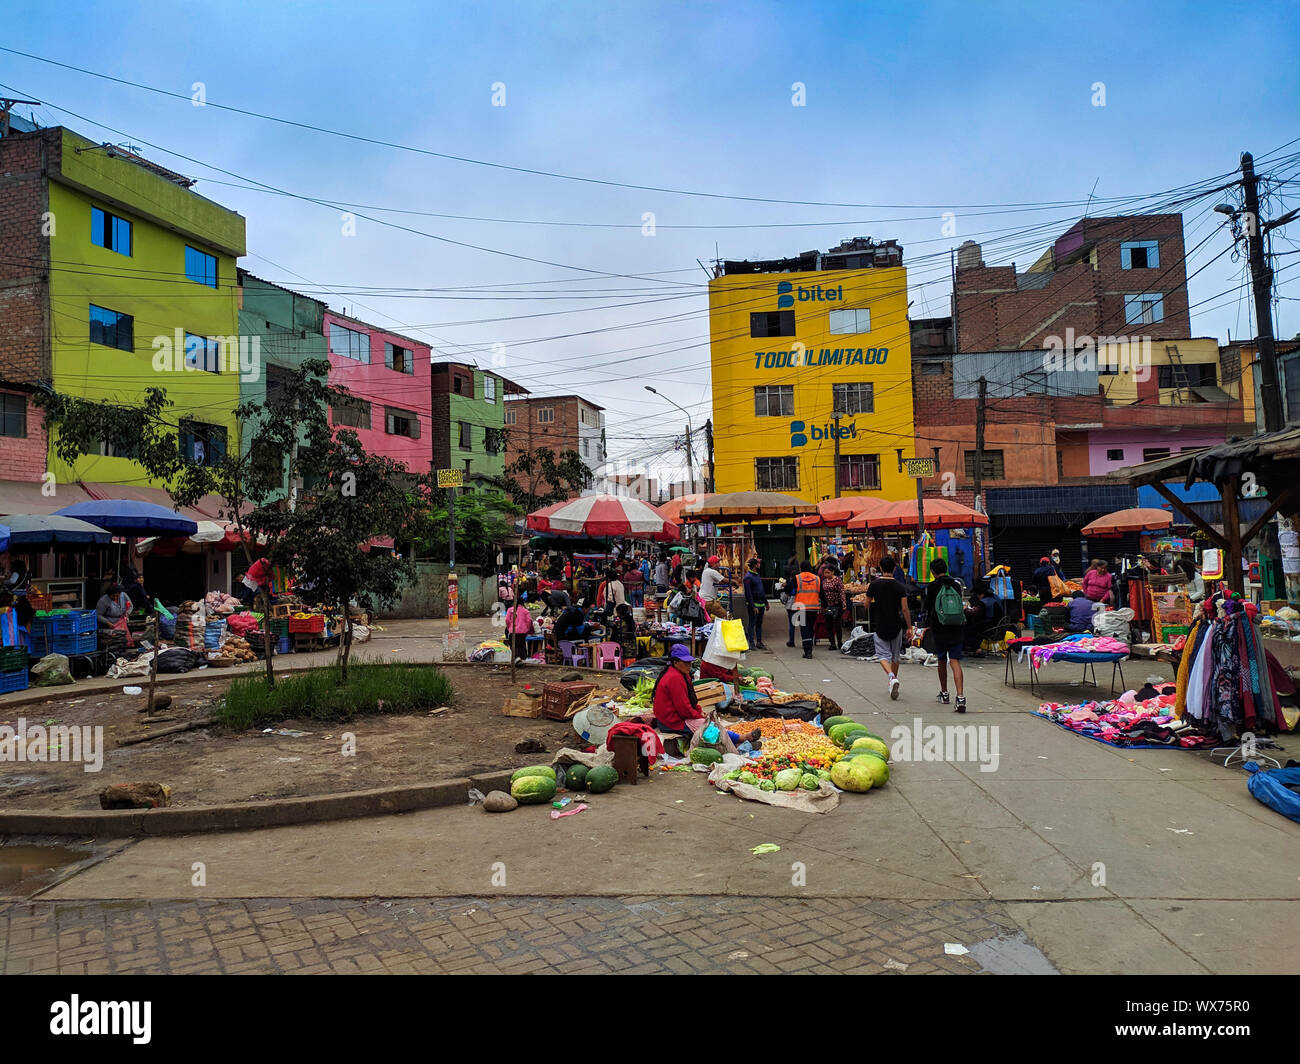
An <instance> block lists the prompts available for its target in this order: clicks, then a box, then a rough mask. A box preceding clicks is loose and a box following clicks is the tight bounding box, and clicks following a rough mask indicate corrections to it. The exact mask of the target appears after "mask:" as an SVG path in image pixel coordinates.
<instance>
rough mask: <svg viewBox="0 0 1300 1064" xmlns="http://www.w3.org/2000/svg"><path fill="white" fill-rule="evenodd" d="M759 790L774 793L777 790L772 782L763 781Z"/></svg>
mask: <svg viewBox="0 0 1300 1064" xmlns="http://www.w3.org/2000/svg"><path fill="white" fill-rule="evenodd" d="M758 789H759V790H760V791H774V790H776V784H775V783H773V782H772V781H771V780H763V781H762V782H761V783H760V784H759V785H758Z"/></svg>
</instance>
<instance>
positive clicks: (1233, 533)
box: [1107, 428, 1300, 592]
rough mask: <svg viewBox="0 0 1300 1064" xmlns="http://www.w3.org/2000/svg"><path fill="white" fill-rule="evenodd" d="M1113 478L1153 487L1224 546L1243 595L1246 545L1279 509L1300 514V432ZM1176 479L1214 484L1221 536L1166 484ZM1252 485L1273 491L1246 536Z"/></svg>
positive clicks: (1228, 569)
mask: <svg viewBox="0 0 1300 1064" xmlns="http://www.w3.org/2000/svg"><path fill="white" fill-rule="evenodd" d="M1107 476H1108V479H1110V480H1113V481H1122V482H1123V483H1126V484H1131V485H1133V486H1134V487H1141V486H1142V485H1149V486H1150V487H1151V488H1153V489H1154V490H1155V491H1156V492H1157V493H1158V494H1159V495H1160V497H1161V498H1163V499H1164V500H1165V501H1166V502H1168V503H1169V504H1170V506H1172V507H1173V509H1174V511H1175V512H1177V513H1180V514H1182V515H1183V516H1184V517H1185V518H1186V519H1187V523H1188V524H1190V525H1193V526H1194V527H1196V528H1198V529H1199V530H1200V531H1201V532H1203V533H1204V534H1205V537H1206V538H1207V539H1208V540H1209V541H1210V542H1211V543H1213V544H1214V545H1215V546H1216V547H1221V548H1222V549H1223V550H1224V551H1225V552H1226V553H1227V556H1228V563H1227V565H1226V566H1225V576H1226V578H1227V580H1228V583H1229V586H1230V587H1231V588H1232V589H1233V590H1234V591H1237V592H1240V591H1241V590H1242V587H1243V584H1242V576H1241V548H1242V546H1243V545H1244V544H1247V543H1249V542H1250V541H1251V540H1252V539H1254V538H1255V537H1256V536H1258V535H1259V534H1260V532H1261V531H1263V529H1264V526H1265V525H1266V524H1268V522H1269V521H1271V520H1272V519H1273V515H1274V514H1276V513H1277V512H1278V511H1279V510H1280V511H1281V512H1282V513H1283V514H1286V515H1291V514H1295V512H1296V511H1297V509H1300V428H1287V429H1282V430H1280V431H1278V432H1264V433H1260V434H1259V435H1257V436H1250V437H1248V438H1247V439H1244V440H1232V441H1230V442H1228V443H1221V444H1218V445H1217V446H1214V447H1203V448H1200V449H1199V450H1195V451H1184V452H1183V453H1182V454H1177V455H1170V456H1169V457H1168V458H1160V459H1157V460H1156V461H1154V462H1144V463H1143V464H1142V465H1136V466H1126V467H1125V468H1123V469H1117V470H1115V471H1114V472H1112V473H1109V474H1107ZM1247 477H1249V479H1247ZM1170 480H1182V481H1183V483H1184V486H1185V487H1190V486H1191V485H1192V484H1194V483H1195V482H1196V481H1198V480H1203V481H1207V482H1209V483H1211V484H1214V485H1215V486H1216V487H1217V488H1218V489H1219V493H1220V496H1221V498H1222V503H1223V531H1222V532H1219V531H1218V530H1217V529H1216V528H1214V527H1213V526H1212V525H1211V524H1210V523H1209V522H1208V521H1206V520H1205V519H1204V518H1203V517H1201V516H1200V515H1199V514H1197V513H1196V512H1195V511H1193V510H1191V509H1190V508H1189V504H1187V503H1185V502H1183V501H1182V500H1180V499H1179V498H1178V497H1177V496H1176V495H1175V494H1174V493H1173V491H1171V490H1170V488H1169V485H1168V484H1166V483H1165V482H1166V481H1170ZM1249 484H1253V485H1254V487H1255V489H1256V491H1258V489H1263V490H1264V491H1266V492H1267V497H1268V500H1269V505H1268V509H1266V510H1265V511H1264V512H1263V513H1262V514H1260V515H1259V517H1257V518H1256V519H1255V520H1254V521H1253V522H1252V523H1251V524H1250V526H1249V527H1248V528H1247V529H1246V530H1245V531H1244V532H1243V531H1242V521H1241V516H1240V505H1239V504H1240V501H1241V498H1240V496H1241V492H1242V489H1243V488H1244V487H1246V486H1247V485H1249ZM1254 494H1255V492H1252V495H1254Z"/></svg>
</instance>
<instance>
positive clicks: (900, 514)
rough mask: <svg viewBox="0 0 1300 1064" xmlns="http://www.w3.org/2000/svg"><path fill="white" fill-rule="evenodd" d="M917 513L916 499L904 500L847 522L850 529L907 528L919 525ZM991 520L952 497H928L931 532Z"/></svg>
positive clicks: (926, 505)
mask: <svg viewBox="0 0 1300 1064" xmlns="http://www.w3.org/2000/svg"><path fill="white" fill-rule="evenodd" d="M917 520H918V514H917V510H916V500H915V499H903V500H901V501H900V502H891V503H889V504H888V505H887V506H886V507H885V508H884V509H883V510H881V511H880V512H879V513H874V514H873V513H869V512H868V513H864V514H859V515H858V516H857V517H855V518H853V519H852V520H851V521H849V523H848V526H847V527H848V529H849V531H851V532H860V531H862V530H863V529H870V530H871V531H873V532H891V531H908V530H909V529H915V528H916V527H917ZM988 523H989V519H988V518H987V517H986V516H985V515H984V514H982V513H980V512H979V511H977V510H972V509H971V508H970V507H969V506H963V505H962V504H961V503H959V502H954V501H953V500H952V499H926V500H925V527H926V528H927V529H929V530H931V531H933V530H934V529H938V528H970V527H971V526H972V525H987V524H988Z"/></svg>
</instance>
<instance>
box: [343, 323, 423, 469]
mask: <svg viewBox="0 0 1300 1064" xmlns="http://www.w3.org/2000/svg"><path fill="white" fill-rule="evenodd" d="M325 336H326V339H327V341H328V343H329V359H330V376H329V382H330V384H332V385H335V386H337V387H341V388H347V389H348V391H350V392H351V393H352V394H353V396H355V399H356V401H355V402H354V403H349V404H347V405H346V406H344V405H341V404H340V405H339V406H336V407H334V408H333V409H332V410H331V412H330V421H331V423H332V424H334V425H336V426H338V427H339V428H349V429H352V430H353V431H354V432H356V434H357V436H359V437H360V439H361V446H362V447H364V448H365V449H366V451H367V452H368V453H370V454H380V455H384V456H386V457H388V458H392V459H394V460H395V461H398V462H402V463H403V464H405V466H406V468H407V469H409V470H410V471H411V472H412V473H427V472H428V471H429V469H430V467H431V465H432V456H433V441H434V433H433V431H432V429H433V424H432V411H433V395H432V384H431V375H430V370H429V345H428V344H422V343H420V342H419V341H417V340H412V339H411V338H410V337H408V336H402V335H400V334H399V333H393V332H388V331H387V330H385V329H381V328H379V327H378V326H376V325H368V324H366V323H365V322H363V321H358V320H357V319H355V318H349V317H345V316H344V315H342V314H338V313H336V312H335V311H332V310H327V311H326V312H325ZM446 431H447V430H446V426H443V433H444V435H445V434H446Z"/></svg>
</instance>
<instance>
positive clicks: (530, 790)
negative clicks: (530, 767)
mask: <svg viewBox="0 0 1300 1064" xmlns="http://www.w3.org/2000/svg"><path fill="white" fill-rule="evenodd" d="M510 797H511V798H513V799H514V800H515V801H516V802H518V803H519V804H520V805H541V804H542V803H543V802H549V801H550V800H551V799H552V798H554V797H555V780H553V779H551V778H550V777H548V776H520V777H519V778H518V779H517V780H515V781H514V782H513V783H512V784H510Z"/></svg>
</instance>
